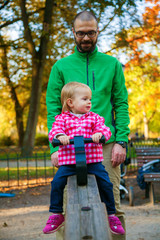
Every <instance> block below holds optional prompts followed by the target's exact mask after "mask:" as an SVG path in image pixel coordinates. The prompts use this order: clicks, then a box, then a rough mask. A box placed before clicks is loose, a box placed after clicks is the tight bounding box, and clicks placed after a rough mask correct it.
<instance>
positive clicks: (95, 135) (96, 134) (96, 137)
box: [92, 133, 102, 143]
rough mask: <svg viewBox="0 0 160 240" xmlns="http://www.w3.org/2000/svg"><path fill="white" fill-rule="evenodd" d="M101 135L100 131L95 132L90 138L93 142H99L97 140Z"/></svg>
mask: <svg viewBox="0 0 160 240" xmlns="http://www.w3.org/2000/svg"><path fill="white" fill-rule="evenodd" d="M101 137H102V133H95V134H93V135H92V140H93V142H95V143H99V140H100V139H101Z"/></svg>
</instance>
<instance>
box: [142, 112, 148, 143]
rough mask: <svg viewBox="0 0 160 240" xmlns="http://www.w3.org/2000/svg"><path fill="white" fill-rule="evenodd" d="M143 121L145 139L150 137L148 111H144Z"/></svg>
mask: <svg viewBox="0 0 160 240" xmlns="http://www.w3.org/2000/svg"><path fill="white" fill-rule="evenodd" d="M143 116H144V117H143V123H144V137H145V140H147V139H148V137H149V133H148V120H147V117H146V113H145V112H143Z"/></svg>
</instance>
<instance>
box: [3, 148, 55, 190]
mask: <svg viewBox="0 0 160 240" xmlns="http://www.w3.org/2000/svg"><path fill="white" fill-rule="evenodd" d="M49 151H50V150H49V148H48V147H41V148H38V147H35V148H34V150H33V154H32V156H26V157H21V150H20V149H19V148H3V149H0V188H1V190H2V189H3V190H4V189H5V190H6V188H10V189H11V188H17V187H29V186H34V185H43V184H47V183H48V182H50V181H51V179H52V178H53V176H54V175H55V173H56V168H54V167H53V166H52V165H51V158H50V152H49Z"/></svg>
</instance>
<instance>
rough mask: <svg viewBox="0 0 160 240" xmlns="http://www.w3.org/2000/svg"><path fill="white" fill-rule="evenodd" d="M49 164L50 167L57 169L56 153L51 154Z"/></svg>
mask: <svg viewBox="0 0 160 240" xmlns="http://www.w3.org/2000/svg"><path fill="white" fill-rule="evenodd" d="M51 163H52V165H53V166H54V167H57V168H58V167H59V166H58V151H57V152H54V153H52V155H51Z"/></svg>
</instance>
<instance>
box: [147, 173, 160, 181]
mask: <svg viewBox="0 0 160 240" xmlns="http://www.w3.org/2000/svg"><path fill="white" fill-rule="evenodd" d="M144 181H145V182H160V173H145V174H144Z"/></svg>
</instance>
